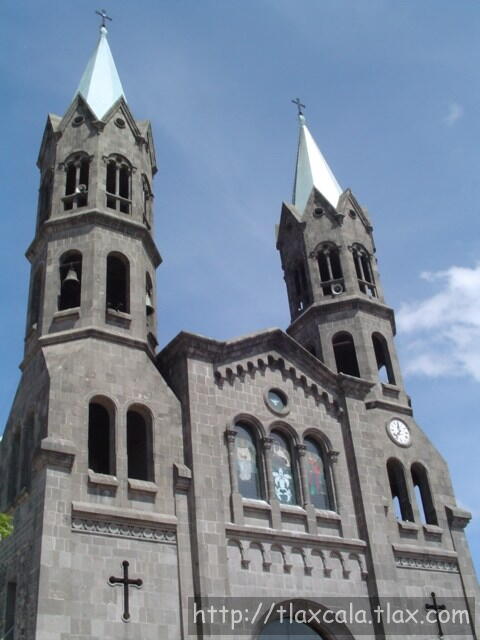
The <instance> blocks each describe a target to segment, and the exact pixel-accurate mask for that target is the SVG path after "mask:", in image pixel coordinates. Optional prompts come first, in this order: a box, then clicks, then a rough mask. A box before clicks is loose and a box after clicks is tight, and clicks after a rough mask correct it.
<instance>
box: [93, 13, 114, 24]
mask: <svg viewBox="0 0 480 640" xmlns="http://www.w3.org/2000/svg"><path fill="white" fill-rule="evenodd" d="M95 13H96V14H97V16H100V17H101V19H102V25H101V26H102V27H106V26H107V25H106V22H105V20H110V21H111V20H112V18H110V16H108V15H107V12H106V11H105V9H102V10H101V11H98V10H97V11H95Z"/></svg>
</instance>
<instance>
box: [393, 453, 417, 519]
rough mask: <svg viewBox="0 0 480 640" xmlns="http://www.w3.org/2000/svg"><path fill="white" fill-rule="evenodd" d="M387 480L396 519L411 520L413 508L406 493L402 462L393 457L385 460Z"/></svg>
mask: <svg viewBox="0 0 480 640" xmlns="http://www.w3.org/2000/svg"><path fill="white" fill-rule="evenodd" d="M387 472H388V480H389V482H390V491H391V494H392V501H393V508H394V512H395V515H396V516H397V519H399V520H405V521H407V522H413V521H414V518H413V510H412V505H411V503H410V497H409V495H408V489H407V483H406V481H405V473H404V471H403V466H402V464H401V463H400V462H399V461H398V460H395V459H391V460H389V461H388V462H387Z"/></svg>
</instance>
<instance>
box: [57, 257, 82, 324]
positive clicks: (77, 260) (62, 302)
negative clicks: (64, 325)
mask: <svg viewBox="0 0 480 640" xmlns="http://www.w3.org/2000/svg"><path fill="white" fill-rule="evenodd" d="M59 269H60V295H59V297H58V308H59V310H60V311H63V310H64V309H73V308H75V307H79V306H80V301H81V292H82V254H81V253H80V252H79V251H67V253H64V254H63V256H62V257H61V258H60V266H59Z"/></svg>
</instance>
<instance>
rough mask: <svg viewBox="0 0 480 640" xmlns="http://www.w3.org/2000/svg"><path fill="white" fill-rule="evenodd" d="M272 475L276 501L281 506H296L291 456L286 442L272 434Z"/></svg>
mask: <svg viewBox="0 0 480 640" xmlns="http://www.w3.org/2000/svg"><path fill="white" fill-rule="evenodd" d="M272 439H273V447H272V474H273V483H274V487H275V495H276V497H277V500H278V501H279V502H281V503H282V504H297V496H296V490H295V478H294V473H293V466H292V455H291V453H290V447H289V446H288V443H287V440H286V439H285V438H284V437H283V436H282V435H280V434H279V433H276V432H275V431H274V432H273V433H272Z"/></svg>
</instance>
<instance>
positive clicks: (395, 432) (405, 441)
mask: <svg viewBox="0 0 480 640" xmlns="http://www.w3.org/2000/svg"><path fill="white" fill-rule="evenodd" d="M387 433H388V435H389V436H390V438H391V439H392V440H393V441H394V442H395V444H399V445H400V446H401V447H408V446H409V445H410V444H411V443H412V435H411V433H410V429H409V428H408V426H407V425H406V424H405V423H404V422H403V421H402V420H399V419H398V418H394V419H393V420H390V422H389V423H388V424H387Z"/></svg>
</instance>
